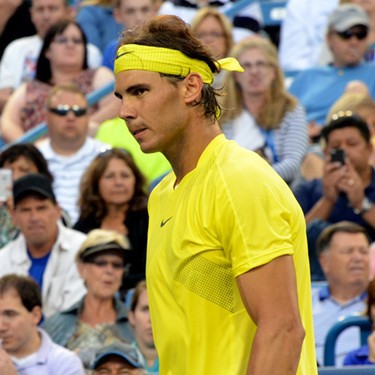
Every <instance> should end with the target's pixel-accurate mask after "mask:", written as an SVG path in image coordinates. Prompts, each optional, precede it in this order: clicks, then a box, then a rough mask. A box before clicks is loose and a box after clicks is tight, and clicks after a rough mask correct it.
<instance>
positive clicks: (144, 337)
mask: <svg viewBox="0 0 375 375" xmlns="http://www.w3.org/2000/svg"><path fill="white" fill-rule="evenodd" d="M129 322H130V324H131V326H132V327H133V329H134V335H135V338H136V340H137V342H138V343H139V342H141V343H142V347H144V346H146V347H148V348H150V349H155V344H154V337H153V334H152V328H151V318H150V310H149V306H148V297H147V290H144V291H142V293H141V294H140V295H139V299H138V303H137V306H136V308H135V310H134V311H130V312H129Z"/></svg>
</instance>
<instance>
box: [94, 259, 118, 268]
mask: <svg viewBox="0 0 375 375" xmlns="http://www.w3.org/2000/svg"><path fill="white" fill-rule="evenodd" d="M87 263H90V264H93V265H95V266H96V267H99V268H105V267H108V265H109V264H110V265H111V267H112V268H114V269H115V270H122V269H124V267H125V265H124V262H121V261H118V262H116V261H113V262H110V261H109V260H95V259H93V260H91V261H88V262H87Z"/></svg>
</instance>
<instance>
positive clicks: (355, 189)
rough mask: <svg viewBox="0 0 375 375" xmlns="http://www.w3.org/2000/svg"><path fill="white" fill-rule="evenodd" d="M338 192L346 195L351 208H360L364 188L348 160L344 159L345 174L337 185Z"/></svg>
mask: <svg viewBox="0 0 375 375" xmlns="http://www.w3.org/2000/svg"><path fill="white" fill-rule="evenodd" d="M337 186H338V188H339V189H340V191H342V192H343V193H345V194H346V196H347V198H348V201H349V203H350V206H351V207H352V208H358V209H360V208H361V205H362V201H363V198H364V197H365V186H364V184H363V181H362V179H361V177H360V176H359V174H358V173H357V171H356V170H355V169H354V167H353V164H352V163H351V162H350V160H349V159H348V158H347V159H346V164H345V173H344V176H343V178H342V179H340V180H339V182H338V184H337Z"/></svg>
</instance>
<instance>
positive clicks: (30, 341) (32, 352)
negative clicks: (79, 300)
mask: <svg viewBox="0 0 375 375" xmlns="http://www.w3.org/2000/svg"><path fill="white" fill-rule="evenodd" d="M0 316H1V318H0V319H1V322H2V323H1V325H0V341H1V345H0V373H1V374H4V375H16V374H23V375H34V374H41V375H42V374H53V375H67V374H74V375H84V369H83V367H82V363H81V361H80V360H79V358H78V356H77V355H76V354H74V353H72V352H71V351H69V350H67V349H65V348H63V347H62V346H60V345H57V344H55V343H54V342H52V340H51V338H50V337H49V336H48V334H47V333H46V332H45V331H44V330H43V329H40V328H38V323H39V322H40V320H41V318H42V298H41V295H40V290H39V288H38V285H37V284H36V282H35V281H34V280H32V279H31V278H29V277H26V276H18V275H15V274H11V275H7V276H3V277H1V278H0Z"/></svg>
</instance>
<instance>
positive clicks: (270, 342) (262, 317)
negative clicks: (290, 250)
mask: <svg viewBox="0 0 375 375" xmlns="http://www.w3.org/2000/svg"><path fill="white" fill-rule="evenodd" d="M237 283H238V286H239V289H240V292H241V296H242V299H243V302H244V305H245V307H246V309H247V311H248V313H249V315H250V316H251V318H252V319H253V321H254V322H255V323H256V325H257V331H256V334H255V339H254V342H253V346H252V351H251V355H250V361H249V366H248V370H247V374H248V375H250V374H262V375H274V374H275V369H277V371H276V372H277V374H278V375H286V374H295V373H296V371H297V367H298V363H299V358H300V353H301V348H302V343H303V339H304V336H305V331H304V328H303V326H302V323H301V319H300V313H299V308H298V298H297V287H296V280H295V270H294V264H293V259H292V257H291V256H289V255H285V256H281V257H279V258H276V259H274V260H273V261H271V262H270V263H268V264H266V265H263V266H260V267H257V268H255V269H253V270H251V271H249V272H247V273H245V274H242V275H240V276H239V277H238V278H237Z"/></svg>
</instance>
